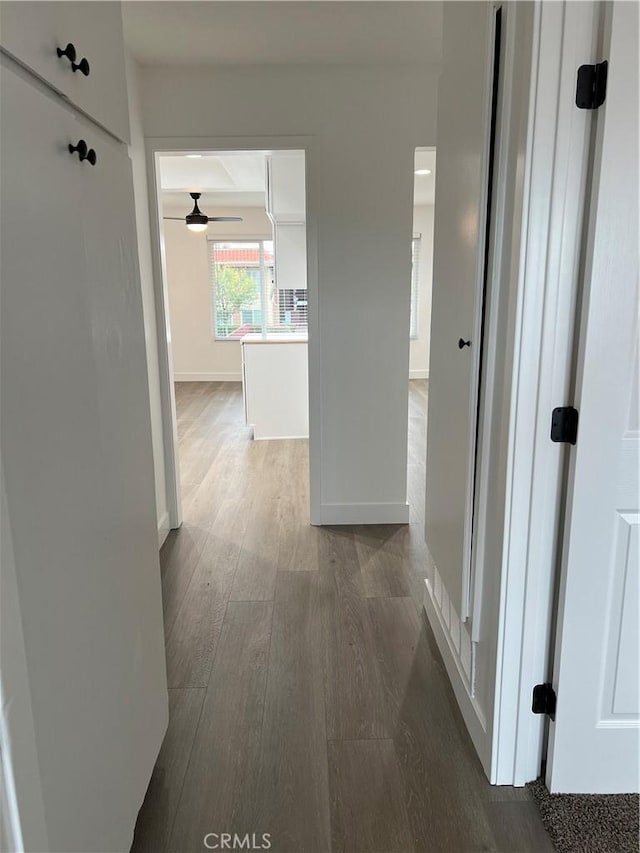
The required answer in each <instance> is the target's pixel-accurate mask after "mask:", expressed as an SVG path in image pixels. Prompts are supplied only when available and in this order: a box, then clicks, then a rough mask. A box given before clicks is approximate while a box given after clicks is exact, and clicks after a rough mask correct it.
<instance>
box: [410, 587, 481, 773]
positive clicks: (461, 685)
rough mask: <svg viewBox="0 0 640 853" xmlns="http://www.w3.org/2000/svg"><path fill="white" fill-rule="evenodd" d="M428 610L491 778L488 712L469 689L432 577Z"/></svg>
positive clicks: (426, 595)
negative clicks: (485, 716)
mask: <svg viewBox="0 0 640 853" xmlns="http://www.w3.org/2000/svg"><path fill="white" fill-rule="evenodd" d="M424 583H425V587H426V589H425V593H424V602H423V606H424V610H425V613H426V614H427V619H428V620H429V625H430V626H431V630H432V631H433V634H434V636H435V638H436V643H437V645H438V649H439V650H440V654H441V655H442V660H443V661H444V665H445V668H446V670H447V675H448V676H449V681H450V682H451V686H452V687H453V692H454V694H455V697H456V701H457V702H458V707H459V708H460V712H461V713H462V717H463V719H464V722H465V725H466V727H467V731H468V732H469V735H470V736H471V740H472V741H473V745H474V746H475V748H476V752H477V753H478V756H479V758H480V761H481V763H482V766H483V768H484V771H485V773H486V774H487V776H488V777H489V778H491V739H490V738H489V737H488V734H487V729H486V723H485V720H484V715H483V713H482V711H481V709H480V708H479V707H478V704H477V702H476V700H475V699H474V698H473V697H472V696H471V694H470V692H469V686H468V681H467V679H466V677H465V675H464V670H463V668H462V663H461V662H460V658H459V656H458V654H457V652H456V650H455V647H454V645H453V642H452V640H451V637H450V634H449V631H448V629H447V626H446V625H445V624H444V620H443V618H442V615H441V612H440V608H439V607H438V602H437V601H436V598H435V596H434V594H433V590H432V588H431V584H430V583H429V580H428V579H427V580H425V582H424Z"/></svg>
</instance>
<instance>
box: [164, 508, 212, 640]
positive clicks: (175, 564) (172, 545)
mask: <svg viewBox="0 0 640 853" xmlns="http://www.w3.org/2000/svg"><path fill="white" fill-rule="evenodd" d="M208 535H209V530H208V528H202V527H199V526H196V525H191V524H187V523H185V524H183V525H182V527H181V528H180V529H179V530H170V531H169V534H168V536H167V538H166V539H165V541H164V544H163V546H162V548H161V549H160V573H161V577H162V608H163V615H164V633H165V637H168V636H169V634H170V633H171V629H172V628H173V624H174V622H175V620H176V616H177V615H178V611H179V610H180V605H181V604H182V601H183V599H184V596H185V593H186V591H187V589H188V587H189V584H190V583H191V578H192V577H193V573H194V571H195V568H196V566H197V564H198V560H199V559H200V554H201V553H202V549H203V548H204V543H205V542H206V540H207V536H208Z"/></svg>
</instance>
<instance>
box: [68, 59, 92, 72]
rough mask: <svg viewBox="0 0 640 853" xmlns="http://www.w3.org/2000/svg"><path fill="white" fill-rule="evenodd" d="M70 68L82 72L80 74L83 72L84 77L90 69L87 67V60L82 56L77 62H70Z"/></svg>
mask: <svg viewBox="0 0 640 853" xmlns="http://www.w3.org/2000/svg"><path fill="white" fill-rule="evenodd" d="M71 70H72V71H73V72H76V71H80V72H82V74H84V76H85V77H88V76H89V72H90V71H91V69H90V68H89V60H88V59H87V58H86V57H84V56H83V57H82V59H81V60H80V62H78V63H77V64H76V63H75V62H72V63H71Z"/></svg>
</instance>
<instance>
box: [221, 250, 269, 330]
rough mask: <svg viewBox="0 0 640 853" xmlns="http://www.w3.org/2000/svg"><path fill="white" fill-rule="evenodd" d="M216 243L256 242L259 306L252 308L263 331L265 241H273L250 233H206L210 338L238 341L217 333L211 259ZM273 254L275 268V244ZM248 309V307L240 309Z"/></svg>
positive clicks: (265, 270) (265, 295) (265, 269)
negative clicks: (229, 234)
mask: <svg viewBox="0 0 640 853" xmlns="http://www.w3.org/2000/svg"><path fill="white" fill-rule="evenodd" d="M217 243H249V244H254V243H257V244H258V252H259V260H258V267H257V269H259V270H260V282H261V283H260V285H259V288H260V308H259V309H252V310H259V311H260V318H261V320H260V325H261V333H264V328H265V317H266V309H267V294H266V288H265V278H266V276H267V270H268V267H267V265H266V263H265V248H264V244H265V243H273V237H272V236H268V237H264V236H263V237H253V236H250V235H248V234H247V235H245V234H243V235H242V236H238V237H236V236H234V237H226V238H225V237H221V236H218V235H213V234H212V235H209V234H207V265H208V267H209V311H210V315H211V339H212V340H213V341H214V342H215V343H233V342H234V341H235V342H238V341H239V340H240V338H236V337H231V336H229V335H226V336H225V337H222V336H220V335H218V309H217V289H216V288H217V281H216V273H215V263H214V260H213V252H214V246H215V245H216V244H217ZM273 255H274V268H275V244H274V248H273ZM242 310H249V309H242Z"/></svg>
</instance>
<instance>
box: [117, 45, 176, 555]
mask: <svg viewBox="0 0 640 853" xmlns="http://www.w3.org/2000/svg"><path fill="white" fill-rule="evenodd" d="M127 91H128V96H129V123H130V126H131V145H130V146H129V156H130V157H131V168H132V172H133V191H134V197H135V215H136V230H137V234H138V258H139V262H140V283H141V288H142V310H143V314H144V333H145V345H146V350H147V372H148V376H149V403H150V407H151V438H152V442H153V467H154V474H155V493H156V514H157V519H158V537H159V542H160V544H162V542H163V541H164V538H165V537H166V535H167V533H168V531H169V514H168V509H167V489H166V480H165V465H164V444H163V431H162V405H161V400H160V369H159V364H158V333H157V324H156V305H155V297H154V286H153V268H152V261H151V235H150V224H149V195H148V189H147V172H146V160H145V156H146V155H145V146H144V134H143V131H142V117H141V113H140V101H139V92H138V66H137V64H136V63H135V61H134V60H133V59H132V58H131V57H127Z"/></svg>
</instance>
